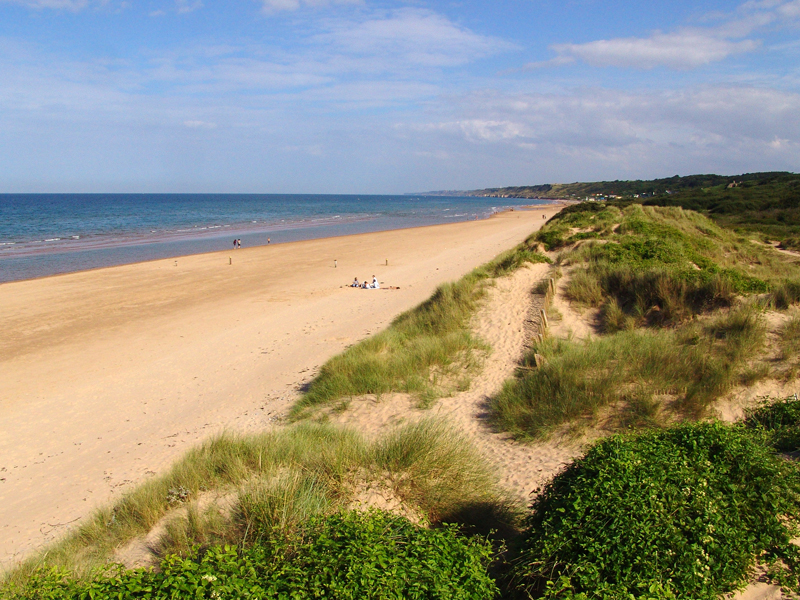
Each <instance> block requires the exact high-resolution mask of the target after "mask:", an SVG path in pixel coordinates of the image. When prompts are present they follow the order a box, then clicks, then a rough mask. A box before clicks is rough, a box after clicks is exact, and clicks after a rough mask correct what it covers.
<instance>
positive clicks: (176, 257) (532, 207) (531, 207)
mask: <svg viewBox="0 0 800 600" xmlns="http://www.w3.org/2000/svg"><path fill="white" fill-rule="evenodd" d="M549 207H552V208H553V209H554V210H556V211H557V210H560V208H562V207H561V206H559V204H558V202H557V201H554V203H553V204H548V205H520V206H519V207H513V208H506V209H503V210H498V211H496V212H494V213H493V214H491V215H489V216H488V217H485V218H483V219H473V220H465V221H454V222H452V223H433V224H428V225H414V226H411V227H397V228H392V229H378V230H374V231H362V232H357V233H340V234H333V235H326V236H321V237H311V238H302V239H297V240H288V241H275V242H271V243H269V244H255V245H251V246H243V247H242V248H236V249H234V248H226V249H219V250H209V251H202V252H191V253H188V254H178V255H171V256H164V257H160V258H148V259H144V260H136V261H133V262H125V263H121V264H114V265H107V266H98V267H90V268H87V269H80V270H76V271H65V272H59V273H51V274H49V275H39V276H35V277H27V278H25V279H12V280H9V281H0V287H1V286H4V285H8V284H13V283H21V282H25V281H41V280H44V279H49V278H51V277H61V276H63V275H75V274H78V273H93V272H97V271H102V270H103V269H115V268H117V267H129V266H132V265H140V264H147V263H153V262H157V261H164V260H167V261H169V260H181V259H184V258H192V257H198V256H204V255H216V254H224V253H227V252H236V251H238V250H244V249H253V248H267V247H277V246H285V245H287V244H301V243H303V242H310V241H323V240H335V239H339V238H347V237H357V236H363V235H370V234H374V233H385V232H389V231H414V230H418V229H426V228H429V227H440V226H448V225H460V224H463V223H472V222H474V221H476V220H477V221H487V220H489V219H493V218H495V217H496V216H497V215H500V214H503V213H506V212H514V211H515V210H520V209H521V210H526V211H527V210H542V209H546V208H549ZM313 227H314V226H310V227H308V228H298V229H299V230H305V229H313ZM267 232H270V233H271V232H272V230H264V231H263V232H261V231H259V233H267ZM231 233H236V231H232V232H231ZM249 233H252V232H249ZM213 239H221V236H214V237H208V238H205V240H213ZM225 239H226V241H230V240H229V239H228V238H225ZM173 241H176V240H168V241H166V242H158V243H169V242H173ZM180 241H183V240H180ZM151 244H153V243H152V242H136V243H131V244H125V245H120V246H109V247H103V248H91V249H87V250H83V249H78V250H68V251H65V252H63V253H64V254H69V253H73V252H91V251H94V250H102V249H116V248H128V247H132V246H146V245H151ZM52 254H61V253H60V252H59V253H52ZM42 255H47V253H44V252H42V253H40V254H33V255H26V256H25V258H28V257H30V256H42ZM13 258H15V257H12V259H13ZM2 261H3V259H1V258H0V265H2Z"/></svg>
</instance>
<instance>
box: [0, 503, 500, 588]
mask: <svg viewBox="0 0 800 600" xmlns="http://www.w3.org/2000/svg"><path fill="white" fill-rule="evenodd" d="M491 553H492V548H491V545H490V544H489V543H488V542H487V541H485V540H484V539H482V538H478V537H463V536H461V535H460V534H459V532H458V530H457V528H455V527H454V526H444V527H442V528H439V529H426V528H424V527H418V526H416V525H413V524H411V523H410V522H409V521H408V520H407V519H404V518H402V517H397V516H394V515H391V514H388V513H383V512H378V511H372V512H369V513H360V512H356V511H351V512H348V513H340V514H335V515H332V516H330V517H327V518H324V519H312V520H311V521H309V522H307V523H306V524H305V525H304V526H303V527H302V529H300V530H299V531H298V532H297V534H296V535H294V536H292V537H290V538H283V537H278V538H274V539H270V540H263V541H262V542H261V543H259V544H256V545H253V546H250V547H246V548H245V549H241V548H236V547H233V546H218V547H214V548H210V549H208V550H207V551H205V552H204V553H202V554H193V555H191V556H189V557H184V558H181V557H178V556H170V557H167V558H165V559H164V560H163V561H162V563H161V565H160V569H159V570H158V571H148V570H144V569H136V570H128V571H126V570H124V569H119V570H116V571H111V572H110V573H107V574H96V575H95V576H94V577H93V578H91V579H89V580H76V579H73V578H71V577H70V576H69V575H68V574H66V573H64V572H63V571H58V570H52V571H46V570H45V571H40V572H37V573H36V574H35V575H34V576H33V577H32V578H31V579H30V581H29V583H28V585H27V586H25V587H23V588H20V589H17V590H16V591H15V592H14V593H13V594H12V595H11V596H9V598H10V599H11V600H23V599H31V600H33V599H37V600H44V599H56V598H58V599H64V600H67V599H70V600H71V599H75V600H78V599H81V600H82V599H84V598H92V599H93V600H111V599H114V600H128V599H134V598H150V599H152V600H159V599H164V600H166V599H175V598H190V597H191V598H219V599H221V600H238V599H240V598H241V599H246V598H252V599H256V598H259V599H260V598H287V599H288V598H321V597H325V598H336V599H340V600H360V599H369V598H375V599H378V598H380V599H397V600H401V599H420V600H422V599H426V600H427V599H439V598H441V599H442V600H444V599H458V600H472V599H474V600H485V599H490V598H493V597H495V596H496V595H497V593H498V589H497V586H496V584H495V582H494V581H493V580H492V578H491V577H490V576H489V575H488V573H487V566H488V564H489V561H490V559H491Z"/></svg>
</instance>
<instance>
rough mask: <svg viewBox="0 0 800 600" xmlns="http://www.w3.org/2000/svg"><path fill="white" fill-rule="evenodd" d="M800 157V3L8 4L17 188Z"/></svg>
mask: <svg viewBox="0 0 800 600" xmlns="http://www.w3.org/2000/svg"><path fill="white" fill-rule="evenodd" d="M762 170H789V171H800V0H751V1H748V2H744V3H741V2H722V1H705V2H703V1H696V2H688V1H684V0H673V1H671V2H656V3H652V2H641V1H637V2H633V1H627V0H625V1H623V0H615V1H607V2H599V1H594V0H563V1H556V0H496V1H495V2H479V1H477V0H461V1H454V2H446V1H441V2H436V1H426V0H408V1H405V2H404V1H399V0H395V1H389V0H233V1H230V2H217V1H214V0H141V1H140V0H125V1H120V0H0V192H262V193H370V192H371V193H402V192H410V191H423V190H438V189H473V188H481V187H496V186H504V185H525V184H537V183H555V182H569V181H589V180H598V179H633V178H654V177H665V176H671V175H675V174H681V175H686V174H692V173H708V172H714V173H723V174H736V173H742V172H751V171H762Z"/></svg>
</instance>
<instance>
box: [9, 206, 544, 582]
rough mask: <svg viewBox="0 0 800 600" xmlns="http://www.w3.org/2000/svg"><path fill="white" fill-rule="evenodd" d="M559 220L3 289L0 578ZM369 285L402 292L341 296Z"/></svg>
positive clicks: (214, 256) (270, 251) (226, 255)
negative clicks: (361, 282)
mask: <svg viewBox="0 0 800 600" xmlns="http://www.w3.org/2000/svg"><path fill="white" fill-rule="evenodd" d="M555 210H556V209H555V208H554V207H543V208H541V209H534V210H530V211H514V212H507V213H502V214H498V215H496V216H494V217H493V218H491V219H488V220H483V221H474V222H468V223H457V224H451V225H440V226H432V227H423V228H417V229H407V230H399V231H388V232H380V233H370V234H362V235H355V236H348V237H340V238H328V239H323V240H314V241H306V242H296V243H290V244H281V245H274V246H268V247H259V248H242V249H241V250H235V251H234V250H231V251H226V252H216V253H210V254H203V255H196V256H189V257H182V258H179V259H177V260H175V259H169V260H161V261H154V262H148V263H139V264H134V265H128V266H123V267H114V268H109V269H100V270H96V271H89V272H83V273H75V274H70V275H62V276H55V277H49V278H44V279H39V280H31V281H22V282H15V283H7V284H3V285H0V322H2V330H3V336H2V339H0V389H1V390H2V395H1V396H0V422H1V423H2V427H1V428H0V565H2V566H4V567H8V566H10V565H11V564H13V563H14V562H15V561H18V560H20V559H21V558H23V557H24V556H26V554H28V553H30V552H31V551H32V550H35V549H36V548H38V547H41V546H42V544H44V543H46V542H48V541H50V540H52V539H54V538H56V537H58V536H59V535H61V534H63V533H64V532H65V531H67V530H68V528H69V527H71V526H74V525H75V524H76V523H78V522H79V521H80V519H81V518H82V517H85V516H86V515H88V514H89V513H90V512H91V511H92V510H93V509H94V508H95V507H97V506H99V505H102V504H104V503H107V502H109V501H112V500H113V499H114V498H116V497H118V496H119V495H120V494H122V493H124V491H125V489H126V488H127V487H128V486H130V485H132V484H135V483H137V482H140V481H142V480H144V479H146V478H148V477H151V476H153V475H154V474H156V473H160V472H162V471H163V470H164V469H165V468H166V467H167V466H168V465H169V464H170V463H171V461H172V460H174V459H175V458H176V457H177V456H179V455H180V454H181V453H183V452H184V451H185V450H186V449H187V448H188V447H190V446H192V445H193V444H195V443H197V442H198V441H199V440H202V439H204V438H205V437H207V436H209V435H211V434H213V433H216V432H219V431H220V430H222V429H228V430H236V431H245V430H253V429H263V428H268V427H271V426H274V424H275V423H278V422H280V419H281V418H282V416H283V415H284V414H285V411H286V409H287V408H288V406H289V404H290V402H291V401H292V399H293V398H295V397H296V395H297V393H298V391H297V390H298V388H299V387H300V386H301V385H302V384H303V383H304V382H307V381H308V380H309V379H310V378H311V377H312V376H313V375H314V373H315V372H316V369H317V368H318V367H319V366H320V365H321V364H322V363H323V362H324V361H325V360H326V359H328V358H330V357H331V356H333V355H334V354H336V353H338V352H340V351H341V350H342V349H343V348H345V347H346V346H347V345H349V344H352V343H354V342H356V341H358V340H360V339H362V338H364V337H365V336H368V335H369V334H371V333H374V332H376V331H378V330H379V329H381V328H383V327H385V326H386V325H387V324H388V323H389V322H390V321H391V319H392V318H393V317H394V316H396V315H397V314H398V313H400V312H402V311H403V310H406V309H408V308H411V307H413V306H414V305H416V304H417V303H419V302H421V301H422V300H424V299H426V298H427V297H428V296H429V295H430V294H431V293H432V292H433V290H434V289H435V288H436V286H437V285H439V284H441V283H442V282H445V281H451V280H454V279H457V278H458V277H460V276H461V275H463V274H464V273H466V272H468V271H469V270H471V269H472V268H474V267H476V266H478V265H480V264H482V263H484V262H486V261H488V260H490V259H491V258H493V257H494V256H496V255H497V254H499V253H500V252H502V251H503V250H506V249H508V248H511V247H512V246H513V245H515V244H516V243H518V242H520V241H522V240H523V239H525V237H527V236H528V235H529V234H530V233H531V232H533V231H534V230H536V229H537V228H538V227H540V226H541V225H542V223H544V220H543V219H542V214H543V213H544V214H547V215H548V216H550V215H551V214H552V213H553V212H555ZM334 261H336V265H337V266H334ZM387 261H388V265H387ZM231 263H232V264H231ZM373 274H374V275H376V276H377V277H378V279H379V280H380V281H381V283H382V285H384V286H396V287H399V289H381V290H370V291H366V290H356V289H352V288H349V287H345V286H346V284H348V283H349V282H351V281H352V280H353V277H354V276H356V277H358V278H359V279H364V278H366V277H369V278H371V277H372V275H373Z"/></svg>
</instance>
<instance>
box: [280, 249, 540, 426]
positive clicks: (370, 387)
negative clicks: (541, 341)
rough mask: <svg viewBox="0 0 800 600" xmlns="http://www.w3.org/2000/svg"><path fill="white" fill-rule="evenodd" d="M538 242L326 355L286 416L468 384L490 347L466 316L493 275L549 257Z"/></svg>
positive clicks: (426, 397) (424, 397) (429, 396)
mask: <svg viewBox="0 0 800 600" xmlns="http://www.w3.org/2000/svg"><path fill="white" fill-rule="evenodd" d="M535 246H536V241H535V239H534V237H533V236H531V237H530V238H528V239H527V240H526V241H525V242H523V243H522V244H520V245H518V246H517V247H515V248H513V249H512V250H509V251H507V252H504V253H503V254H501V255H500V256H498V257H497V258H495V259H494V260H492V261H491V262H489V263H487V264H485V265H483V266H481V267H479V268H477V269H475V270H473V271H472V272H470V273H468V274H467V275H465V276H464V277H462V278H461V279H460V280H458V281H457V282H454V283H447V284H444V285H442V286H440V287H439V288H438V289H437V290H436V291H435V292H434V294H433V295H432V296H431V297H430V298H429V299H428V300H426V301H425V302H423V303H422V304H420V305H419V306H417V307H416V308H414V309H412V310H409V311H407V312H404V313H402V314H401V315H399V316H398V317H397V318H396V319H394V321H392V323H391V325H390V326H389V327H388V328H387V329H385V330H384V331H382V332H380V333H378V334H376V335H374V336H371V337H370V338H368V339H366V340H364V341H362V342H359V343H358V344H355V345H354V346H351V347H350V348H348V349H347V350H345V351H344V352H342V353H341V354H339V355H337V356H335V357H333V358H332V359H330V360H329V361H328V362H326V363H325V364H324V365H323V366H322V367H321V369H320V372H319V374H318V375H317V376H316V377H315V379H314V380H313V381H312V382H311V384H310V385H309V387H308V390H307V391H306V392H305V393H304V394H303V396H302V397H301V398H300V400H299V401H298V402H297V403H296V404H295V406H294V407H293V408H292V411H291V418H293V419H300V418H303V417H306V416H308V415H309V414H310V412H311V411H310V409H313V407H315V406H319V405H323V404H329V403H331V402H334V401H336V400H339V399H341V398H350V397H353V396H362V395H366V394H374V395H377V396H380V395H381V394H386V393H390V392H404V393H409V394H413V395H414V396H416V397H417V399H418V400H419V402H420V405H422V406H426V405H428V404H429V403H430V402H431V401H432V400H433V399H435V398H437V397H440V396H442V395H447V394H449V393H451V392H453V391H457V390H463V389H466V388H467V387H468V386H469V380H470V377H471V375H472V374H474V373H475V371H476V370H477V369H478V368H479V366H480V364H481V360H482V356H483V355H485V353H486V352H488V351H489V348H488V347H487V346H486V344H485V343H484V342H482V341H481V340H480V339H478V338H477V337H476V336H475V334H474V333H473V332H472V331H471V329H470V326H469V324H470V319H471V318H472V316H473V315H474V314H475V311H476V310H477V308H478V306H479V305H480V301H481V300H482V299H483V298H484V296H485V294H486V286H487V285H490V283H491V281H492V280H493V279H494V278H496V277H502V276H504V275H508V274H509V273H512V272H513V271H515V270H516V269H518V268H520V267H521V266H522V265H525V264H527V263H540V262H549V260H550V259H548V258H547V257H545V256H544V255H542V254H541V253H539V252H536V251H535V250H534V247H535Z"/></svg>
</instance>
